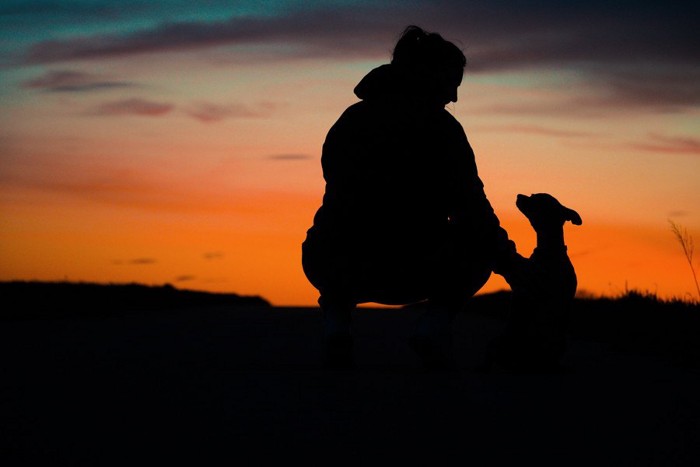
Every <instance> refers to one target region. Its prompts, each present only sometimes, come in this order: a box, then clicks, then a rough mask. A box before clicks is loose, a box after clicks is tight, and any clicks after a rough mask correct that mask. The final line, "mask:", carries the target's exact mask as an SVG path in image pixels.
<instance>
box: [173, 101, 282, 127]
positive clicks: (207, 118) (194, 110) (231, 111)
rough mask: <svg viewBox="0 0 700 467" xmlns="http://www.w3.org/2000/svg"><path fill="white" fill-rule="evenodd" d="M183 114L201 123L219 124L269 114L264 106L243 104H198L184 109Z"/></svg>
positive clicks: (268, 110)
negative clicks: (224, 121)
mask: <svg viewBox="0 0 700 467" xmlns="http://www.w3.org/2000/svg"><path fill="white" fill-rule="evenodd" d="M184 111H185V113H186V114H187V115H189V116H190V117H192V118H194V119H196V120H199V121H200V122H202V123H213V122H219V121H221V120H224V119H228V118H258V117H265V116H268V115H269V114H270V109H269V108H268V107H266V106H264V105H263V106H259V107H257V108H255V107H251V106H249V105H245V104H226V105H223V104H212V103H209V102H199V103H196V104H192V105H190V106H189V107H187V108H185V110H184Z"/></svg>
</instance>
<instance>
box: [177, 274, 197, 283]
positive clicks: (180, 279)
mask: <svg viewBox="0 0 700 467" xmlns="http://www.w3.org/2000/svg"><path fill="white" fill-rule="evenodd" d="M195 279H197V276H193V275H191V274H183V275H181V276H177V277H175V279H174V282H190V281H193V280H195Z"/></svg>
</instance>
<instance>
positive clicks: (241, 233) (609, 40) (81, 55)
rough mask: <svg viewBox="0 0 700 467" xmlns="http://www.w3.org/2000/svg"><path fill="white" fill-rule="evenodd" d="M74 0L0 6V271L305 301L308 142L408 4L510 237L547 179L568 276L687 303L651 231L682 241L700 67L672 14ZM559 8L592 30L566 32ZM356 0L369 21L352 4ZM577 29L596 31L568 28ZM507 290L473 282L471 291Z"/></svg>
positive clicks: (387, 41)
mask: <svg viewBox="0 0 700 467" xmlns="http://www.w3.org/2000/svg"><path fill="white" fill-rule="evenodd" d="M60 3H61V2H56V4H55V5H54V6H56V5H59V4H60ZM88 3H89V5H92V6H94V9H93V10H89V9H87V10H85V9H83V10H79V9H75V10H73V9H72V8H73V6H72V4H70V2H66V3H65V4H64V5H62V8H61V9H60V12H61V13H60V14H54V15H52V14H51V11H50V10H51V8H52V6H50V5H49V6H46V5H45V8H44V9H43V10H41V9H32V8H31V6H32V4H33V2H31V1H30V2H24V3H22V2H9V3H8V6H6V7H0V13H2V14H1V15H0V31H3V32H2V33H0V64H1V65H2V66H0V82H2V83H3V86H1V87H0V99H1V102H2V107H1V108H0V124H1V125H0V128H1V130H0V160H1V161H2V164H1V165H0V215H1V218H0V280H12V279H40V280H64V279H68V280H72V281H97V282H142V283H146V284H164V283H170V284H173V285H175V286H176V287H179V288H188V289H197V290H210V291H224V292H235V293H239V294H246V295H249V294H254V295H261V296H263V297H264V298H266V299H268V300H270V301H271V302H272V303H273V304H275V305H312V304H314V303H315V300H316V298H317V297H316V293H315V290H314V289H313V288H312V287H311V286H310V285H309V284H308V282H307V281H306V279H305V278H304V276H303V273H302V271H301V263H300V244H301V241H302V240H303V238H304V234H305V232H306V229H307V228H308V227H309V226H310V223H311V220H312V217H313V214H314V212H315V210H316V208H317V207H318V204H319V202H320V200H321V196H322V194H323V180H322V177H321V169H320V160H319V158H320V149H321V145H322V143H323V139H324V137H325V134H326V132H327V131H328V129H329V127H330V126H331V125H332V124H333V123H334V122H335V120H336V119H337V118H338V116H339V115H340V113H341V112H342V111H343V110H344V109H345V108H346V107H347V106H348V105H350V104H352V103H353V102H355V101H356V98H355V96H354V95H353V94H352V89H353V87H354V86H355V84H356V83H357V82H358V81H359V80H360V79H361V78H362V77H363V76H364V74H365V73H367V72H368V71H369V70H370V69H372V68H373V67H375V66H378V65H380V64H382V63H386V62H388V60H389V58H390V56H389V54H390V50H391V47H392V46H393V43H394V41H395V39H396V37H397V35H398V34H399V33H400V31H401V29H402V27H403V26H405V25H406V24H409V23H410V22H414V21H416V18H418V19H421V20H422V23H421V22H419V24H422V25H423V26H424V27H425V28H427V29H429V30H436V31H438V32H441V33H443V35H444V36H445V37H446V38H448V39H450V40H453V41H455V42H456V43H458V44H460V46H463V48H464V50H465V53H466V55H467V58H468V60H469V64H468V66H467V70H466V74H465V78H464V81H463V85H462V86H461V87H460V90H459V93H460V94H459V96H460V99H459V101H458V102H457V103H456V104H454V105H450V106H448V109H449V110H450V112H452V113H453V114H454V115H455V117H456V118H457V119H458V120H459V121H460V122H461V123H462V125H463V126H464V128H465V130H466V132H467V135H468V137H469V139H470V142H471V143H472V146H473V147H474V150H475V152H476V156H477V163H478V166H479V170H480V174H481V177H482V179H483V181H484V183H485V185H486V191H487V194H488V196H489V198H490V200H491V202H492V204H493V206H494V208H495V210H496V212H497V214H498V215H499V217H500V218H501V221H502V223H503V225H504V226H505V227H506V229H507V230H508V231H509V233H510V235H511V237H512V238H513V239H514V240H515V241H516V243H517V245H518V249H519V251H520V252H521V253H523V254H526V255H527V254H529V253H530V252H531V250H532V248H533V246H534V232H533V231H532V229H531V228H530V226H529V224H528V223H527V221H526V219H525V218H524V217H523V216H522V215H521V214H520V213H519V212H518V211H517V209H516V208H515V197H516V195H517V194H518V193H525V194H530V193H536V192H549V193H551V194H553V195H554V196H556V197H557V198H559V200H560V201H562V203H564V204H565V205H567V206H569V207H571V208H573V209H576V210H577V211H578V212H579V213H580V214H581V216H582V218H583V225H582V226H573V225H570V224H569V225H567V226H566V228H565V232H566V240H567V243H568V245H569V254H570V256H571V258H572V261H573V262H574V265H575V267H576V269H577V272H578V277H579V290H580V291H585V292H588V293H592V294H598V295H617V294H620V293H623V292H624V291H625V290H640V291H648V292H652V293H655V294H657V295H658V296H660V297H664V298H671V297H681V298H684V297H694V298H698V297H697V292H696V289H695V283H694V282H693V276H692V273H691V270H690V267H689V265H688V263H687V261H686V258H685V257H684V256H683V252H682V249H681V246H680V244H679V243H678V241H677V239H676V238H675V237H674V235H673V233H672V232H671V229H670V225H669V220H673V221H674V222H676V223H677V224H678V225H680V226H681V227H683V228H685V229H686V230H687V232H688V234H689V235H690V237H691V238H693V239H700V210H699V209H698V207H699V206H700V189H699V188H698V187H700V184H698V182H699V181H700V177H699V176H700V138H699V136H698V129H699V128H700V111H699V109H700V107H699V104H700V92H699V90H700V84H698V83H700V79H697V78H700V70H698V65H697V60H696V57H695V56H694V53H695V52H693V50H695V49H694V48H692V47H690V45H691V44H690V41H691V39H690V38H692V37H695V34H696V33H695V32H694V31H695V29H694V28H693V29H692V32H689V33H688V34H686V31H691V29H688V28H686V26H687V24H686V23H687V21H686V20H684V15H681V14H680V13H678V14H675V13H674V15H671V14H670V13H668V12H667V11H666V10H663V11H657V10H654V8H653V7H652V4H651V3H648V4H647V3H646V2H641V3H640V4H639V5H638V10H637V14H636V15H629V14H627V15H625V14H622V13H624V12H620V11H617V10H615V11H612V10H611V11H608V10H606V8H611V9H614V8H622V7H613V6H606V5H607V3H608V2H595V1H594V2H591V4H590V5H578V6H575V7H574V6H573V5H565V6H558V3H556V2H552V8H551V9H550V10H547V13H546V15H545V13H544V12H543V11H540V10H537V9H532V10H522V11H521V10H519V8H523V7H522V5H521V4H515V3H514V4H513V6H512V7H508V8H506V6H508V5H507V4H508V2H504V3H503V5H501V4H500V3H499V4H498V6H492V7H490V8H493V9H498V8H501V7H503V8H504V10H503V11H501V12H500V13H501V15H500V16H498V18H499V20H498V21H496V20H493V21H492V22H489V21H488V20H487V19H488V18H490V16H486V17H484V18H486V19H484V18H481V17H480V16H479V15H480V14H483V13H484V10H483V9H479V8H476V7H478V6H479V5H481V3H480V2H475V4H474V5H475V6H474V7H475V10H473V11H466V10H465V8H464V7H463V6H460V5H461V4H460V2H457V1H455V2H443V3H444V4H443V5H442V6H441V7H438V6H436V4H435V3H434V2H424V3H422V2H416V4H415V5H414V7H413V9H410V8H408V7H407V6H405V5H403V4H397V3H396V2H347V1H346V2H342V1H341V2H325V4H324V2H318V3H315V2H312V3H308V2H306V3H305V5H306V6H301V3H304V2H301V3H299V4H298V3H295V2H276V3H275V5H277V7H276V8H272V9H270V10H265V11H262V10H260V11H259V10H258V9H259V8H260V7H259V6H256V5H258V4H257V3H256V2H240V3H239V4H238V6H236V7H233V6H231V5H229V3H231V2H217V1H215V2H208V5H207V6H205V7H202V8H199V9H195V8H189V7H187V6H184V5H180V4H178V5H179V7H178V8H166V7H167V6H168V2H153V3H152V4H149V5H148V6H147V7H143V9H141V10H139V11H133V12H132V11H130V12H129V13H126V12H120V13H119V14H112V15H106V13H105V12H106V11H107V10H105V9H109V8H110V7H108V6H107V5H108V2H101V1H94V2H88ZM127 3H129V2H127ZM234 3H236V2H234ZM411 3H412V4H413V3H414V2H411ZM545 3H546V2H545ZM485 4H486V3H484V5H485ZM11 6H13V8H14V9H13V8H10V7H11ZM100 6H101V7H104V8H98V7H100ZM482 6H483V5H482ZM25 7H26V8H25ZM3 8H5V10H3ZM86 8H87V7H86ZM237 8H238V9H237ZM576 8H584V9H586V8H588V9H589V10H586V11H585V12H586V13H587V17H588V18H589V19H590V22H591V24H588V23H587V24H578V23H575V26H572V23H571V22H570V18H572V17H575V16H576V15H577V14H579V13H583V11H582V12H578V11H575V9H576ZM377 9H380V10H381V12H382V13H383V15H376V18H387V19H384V20H378V21H376V22H375V23H372V24H371V25H367V24H366V23H365V22H363V19H362V18H364V17H365V16H363V15H369V14H372V15H374V13H376V12H377V11H379V10H377ZM88 10H89V11H88ZM166 12H167V13H166ZM373 12H374V13H373ZM389 13H391V14H389ZM516 13H517V14H518V15H521V16H513V15H516ZM323 14H325V16H323ZM509 15H510V16H509ZM523 15H524V16H523ZM322 16H323V17H324V18H326V19H328V18H330V23H331V24H330V25H329V24H327V22H320V20H319V18H321V17H322ZM474 18H476V19H474ZM523 18H528V21H524V20H523V21H521V19H523ZM545 19H546V21H545ZM324 21H325V20H324ZM334 21H335V22H334ZM635 21H639V23H634V22H635ZM627 22H629V24H628V23H627ZM652 23H653V26H654V29H652V30H650V29H648V28H647V30H646V31H645V34H641V33H640V34H639V35H638V36H636V35H635V34H636V31H639V30H640V27H639V24H644V25H645V26H647V27H648V26H649V25H650V24H652ZM657 23H658V24H657ZM509 24H516V25H517V28H516V29H517V30H511V29H512V28H508V27H505V26H506V25H509ZM177 25H180V26H178V27H179V29H177V28H175V26H177ZM183 25H187V27H184V26H183ZM363 25H364V26H363ZM528 25H529V26H528ZM603 26H605V28H608V29H604V30H605V31H606V33H605V34H599V33H598V32H597V31H601V30H603V29H601V28H603ZM669 27H673V28H675V29H673V30H674V31H676V34H673V35H671V34H669V35H668V37H667V36H665V35H664V34H665V33H664V31H666V30H668V28H669ZM543 28H544V29H543ZM547 28H549V29H547ZM576 28H583V29H581V30H579V29H576ZM588 28H590V29H588ZM172 31H176V32H177V34H176V35H175V36H173V32H172ZM516 33H517V34H516ZM518 34H522V35H525V36H527V37H530V38H531V41H530V42H527V44H525V45H524V43H523V42H522V41H519V40H518V39H517V35H518ZM587 34H588V35H587ZM591 34H594V35H591ZM595 34H599V35H595ZM616 34H620V36H619V37H618V36H617V35H616ZM650 34H651V36H653V39H654V40H655V41H657V42H659V43H660V44H662V45H664V46H665V50H674V51H675V52H674V53H673V54H669V53H664V52H663V51H662V50H659V51H657V50H656V49H655V48H654V47H655V46H650V45H649V44H647V43H645V42H644V41H647V40H649V35H650ZM173 37H176V38H177V40H174V39H173ZM203 37H204V38H207V40H204V39H203ZM591 37H595V38H596V40H597V42H596V44H597V49H596V48H588V47H585V48H583V47H581V43H578V42H577V41H579V40H583V43H588V42H590V41H591ZM620 37H624V38H625V41H622V40H621V39H620ZM582 38H583V39H582ZM635 41H637V42H635ZM673 41H677V42H675V43H674V42H673ZM496 45H498V46H497V47H496ZM684 46H687V47H685V48H684ZM523 47H532V50H524V49H523ZM625 47H627V48H625ZM584 49H585V52H583V51H582V50H584ZM686 49H687V50H689V52H688V56H685V55H684V53H685V50H686ZM582 54H585V56H582ZM526 57H529V59H528V60H525V58H526ZM694 265H695V268H696V270H700V262H699V261H698V257H697V255H696V256H695V258H694ZM505 287H506V284H505V283H504V282H503V281H502V279H500V278H499V277H495V276H494V277H493V278H492V279H491V280H490V281H489V283H488V284H487V285H486V287H485V288H484V289H483V291H493V290H498V289H501V288H505Z"/></svg>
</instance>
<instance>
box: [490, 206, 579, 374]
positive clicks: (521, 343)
mask: <svg viewBox="0 0 700 467" xmlns="http://www.w3.org/2000/svg"><path fill="white" fill-rule="evenodd" d="M515 204H516V206H517V207H518V209H519V210H520V212H522V213H523V214H524V215H525V217H527V219H528V220H529V221H530V225H532V228H533V229H534V230H535V233H536V234H537V246H536V247H535V249H534V251H533V252H532V254H531V255H530V257H529V258H524V257H520V258H519V260H518V261H516V265H515V267H514V268H513V272H512V273H511V274H509V275H507V276H506V280H507V281H508V283H509V285H510V286H511V289H512V291H513V294H512V308H511V314H510V318H509V322H508V325H507V327H506V331H505V333H504V335H503V336H500V337H499V338H498V339H497V340H496V341H495V342H494V344H493V346H492V348H491V349H490V353H489V356H488V361H487V365H488V366H489V367H491V366H492V365H494V364H497V365H499V366H501V367H505V368H507V369H510V370H526V371H530V370H535V371H537V370H544V371H551V370H554V369H556V368H558V367H559V365H560V360H561V357H562V355H563V354H564V352H565V350H566V331H567V328H568V324H569V315H570V312H571V311H570V308H571V305H572V303H573V300H574V297H575V295H576V289H577V285H578V281H577V277H576V270H575V268H574V266H573V264H572V262H571V259H570V258H569V255H568V253H567V246H566V243H565V241H564V224H565V223H566V222H567V221H568V222H571V223H572V224H574V225H581V224H582V223H583V221H582V220H581V216H580V215H579V214H578V213H577V212H576V211H574V210H573V209H570V208H568V207H566V206H564V205H562V204H561V203H560V202H559V201H558V200H557V199H556V198H555V197H554V196H552V195H550V194H548V193H535V194H532V195H530V196H527V195H523V194H519V195H518V196H517V199H516V203H515Z"/></svg>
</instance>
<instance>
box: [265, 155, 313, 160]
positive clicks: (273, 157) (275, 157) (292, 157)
mask: <svg viewBox="0 0 700 467" xmlns="http://www.w3.org/2000/svg"><path fill="white" fill-rule="evenodd" d="M311 157H312V156H311V155H309V154H271V155H269V156H267V158H268V159H270V160H273V161H302V160H308V159H311Z"/></svg>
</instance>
